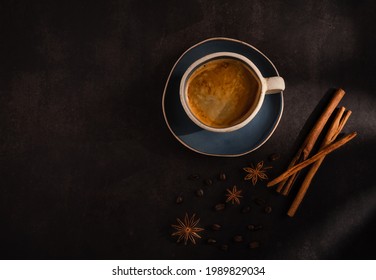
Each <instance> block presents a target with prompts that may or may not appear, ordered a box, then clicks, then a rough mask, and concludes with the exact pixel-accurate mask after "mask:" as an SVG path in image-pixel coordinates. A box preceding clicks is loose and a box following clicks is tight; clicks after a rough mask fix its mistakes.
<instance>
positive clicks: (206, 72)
mask: <svg viewBox="0 0 376 280" xmlns="http://www.w3.org/2000/svg"><path fill="white" fill-rule="evenodd" d="M284 89H285V82H284V80H283V78H282V77H280V76H274V77H264V76H263V75H262V74H261V72H260V70H259V69H258V68H257V66H256V65H255V64H254V63H253V62H252V61H251V60H250V59H249V58H247V57H245V56H243V55H241V54H238V53H233V52H216V53H211V54H208V55H205V56H203V57H201V58H199V59H197V60H196V61H194V62H193V63H192V64H191V65H190V66H189V67H188V68H187V70H186V71H185V73H184V74H183V76H182V78H181V81H180V90H179V95H180V101H181V105H182V106H183V109H184V111H185V113H186V114H187V116H188V117H189V118H190V119H191V120H192V121H193V122H194V123H195V124H196V125H197V126H199V127H201V128H203V129H205V130H208V131H212V132H231V131H235V130H237V129H240V128H242V127H244V126H246V125H247V124H248V123H249V122H250V121H251V120H252V119H253V118H254V117H255V116H256V114H257V113H258V112H259V111H260V108H261V106H262V104H263V102H264V99H265V95H267V94H273V93H279V92H281V91H283V90H284Z"/></svg>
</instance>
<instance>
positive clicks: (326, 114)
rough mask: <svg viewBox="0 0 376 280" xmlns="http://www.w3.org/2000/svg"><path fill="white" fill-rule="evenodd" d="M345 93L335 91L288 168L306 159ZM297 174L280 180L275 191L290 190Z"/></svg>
mask: <svg viewBox="0 0 376 280" xmlns="http://www.w3.org/2000/svg"><path fill="white" fill-rule="evenodd" d="M344 95H345V91H344V90H343V89H341V88H339V89H338V90H336V91H335V93H334V95H333V97H332V99H331V100H330V101H329V104H328V105H327V106H326V108H325V110H324V111H323V113H322V114H321V116H320V118H319V119H318V120H317V122H316V124H315V125H314V127H313V128H312V129H311V131H310V133H309V134H308V135H307V137H306V139H305V141H304V142H303V144H302V146H301V148H300V149H299V150H298V152H297V153H296V155H295V156H294V157H293V159H292V160H291V163H290V164H289V166H288V168H287V169H290V168H291V167H293V166H294V165H296V164H298V163H300V162H302V161H304V160H306V159H307V158H308V156H309V154H310V152H311V151H312V149H313V147H314V145H315V143H316V140H317V138H318V137H319V135H320V133H321V131H322V129H323V128H324V126H325V124H326V123H327V121H328V119H329V118H330V116H331V114H332V112H333V111H334V109H335V108H336V107H337V105H338V103H339V102H340V101H341V99H342V97H343V96H344ZM297 176H298V173H295V174H294V175H293V176H291V177H290V178H288V179H286V180H284V181H283V182H281V183H280V184H279V185H278V187H277V189H276V191H277V192H281V191H282V190H283V192H282V194H283V195H287V194H288V193H289V192H290V190H291V187H292V185H293V184H294V182H295V179H296V177H297Z"/></svg>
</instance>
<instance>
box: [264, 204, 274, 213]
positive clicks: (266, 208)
mask: <svg viewBox="0 0 376 280" xmlns="http://www.w3.org/2000/svg"><path fill="white" fill-rule="evenodd" d="M264 211H265V213H266V214H270V213H272V211H273V209H272V207H271V206H266V207H265V209H264Z"/></svg>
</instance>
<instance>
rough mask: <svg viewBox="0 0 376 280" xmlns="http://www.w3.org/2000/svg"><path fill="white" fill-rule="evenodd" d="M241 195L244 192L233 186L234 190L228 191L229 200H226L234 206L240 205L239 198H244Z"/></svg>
mask: <svg viewBox="0 0 376 280" xmlns="http://www.w3.org/2000/svg"><path fill="white" fill-rule="evenodd" d="M241 193H242V191H241V190H238V189H237V188H236V186H233V187H232V190H230V189H227V194H226V196H227V199H226V202H230V201H231V203H232V204H234V203H236V204H240V199H239V198H241V197H243V196H241V195H240V194H241Z"/></svg>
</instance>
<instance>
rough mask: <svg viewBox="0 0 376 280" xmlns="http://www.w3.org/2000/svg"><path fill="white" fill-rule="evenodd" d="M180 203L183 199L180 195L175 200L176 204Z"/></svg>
mask: <svg viewBox="0 0 376 280" xmlns="http://www.w3.org/2000/svg"><path fill="white" fill-rule="evenodd" d="M180 203H183V197H182V196H181V195H179V196H178V197H177V198H176V204H180Z"/></svg>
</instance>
